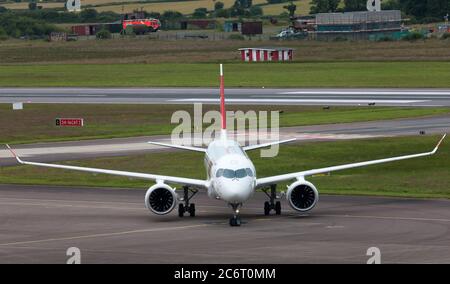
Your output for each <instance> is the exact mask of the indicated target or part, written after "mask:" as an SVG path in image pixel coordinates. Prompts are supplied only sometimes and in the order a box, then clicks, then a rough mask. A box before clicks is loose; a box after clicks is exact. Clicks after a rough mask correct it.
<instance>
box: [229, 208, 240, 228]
mask: <svg viewBox="0 0 450 284" xmlns="http://www.w3.org/2000/svg"><path fill="white" fill-rule="evenodd" d="M230 205H231V207H232V208H233V211H234V215H233V216H232V217H231V218H230V226H231V227H238V226H240V225H241V217H240V216H239V206H240V204H230Z"/></svg>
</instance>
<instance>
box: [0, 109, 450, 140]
mask: <svg viewBox="0 0 450 284" xmlns="http://www.w3.org/2000/svg"><path fill="white" fill-rule="evenodd" d="M211 109H213V110H217V109H218V106H214V105H209V106H208V105H205V106H203V113H205V112H206V111H208V110H211ZM177 110H186V111H188V112H190V113H192V112H193V106H192V105H162V106H161V105H103V104H102V105H83V107H82V108H80V107H79V106H78V105H71V104H61V105H54V104H50V105H45V104H26V105H25V109H24V110H23V111H12V108H11V105H7V104H0V117H1V118H2V119H1V120H0V129H1V135H0V143H10V144H17V143H31V142H44V141H64V140H75V139H93V138H112V137H131V136H145V135H158V134H170V133H171V131H172V130H173V128H174V127H175V126H176V125H175V124H170V118H171V116H172V113H173V112H175V111H177ZM228 110H234V111H235V110H242V111H244V112H246V111H248V110H254V111H257V112H258V111H260V110H266V111H272V110H282V111H283V113H281V114H280V126H281V127H285V126H300V125H315V124H329V123H345V122H356V121H372V120H383V119H395V118H405V117H420V116H431V115H443V114H450V109H449V108H407V107H406V108H388V107H332V108H331V109H330V110H324V109H323V108H322V107H316V106H236V105H230V106H229V108H228ZM57 117H83V118H84V120H85V127H83V128H70V127H69V128H59V127H56V126H55V125H54V123H55V118H57ZM205 127H206V125H205Z"/></svg>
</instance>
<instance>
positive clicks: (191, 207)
mask: <svg viewBox="0 0 450 284" xmlns="http://www.w3.org/2000/svg"><path fill="white" fill-rule="evenodd" d="M189 215H190V216H191V217H195V204H194V203H191V205H190V206H189Z"/></svg>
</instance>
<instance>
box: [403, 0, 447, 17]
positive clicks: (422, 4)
mask: <svg viewBox="0 0 450 284" xmlns="http://www.w3.org/2000/svg"><path fill="white" fill-rule="evenodd" d="M398 4H399V6H400V9H401V10H402V12H404V13H406V14H407V15H410V16H414V17H415V18H416V19H419V20H423V19H424V18H426V17H429V18H436V20H438V18H439V20H442V18H443V17H444V16H445V15H446V14H447V13H449V12H450V1H449V0H398Z"/></svg>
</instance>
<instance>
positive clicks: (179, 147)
mask: <svg viewBox="0 0 450 284" xmlns="http://www.w3.org/2000/svg"><path fill="white" fill-rule="evenodd" d="M147 143H148V144H152V145H158V146H164V147H170V148H177V149H183V150H189V151H195V152H202V153H205V152H206V149H205V148H200V147H192V146H181V145H174V144H166V143H160V142H153V141H149V142H147Z"/></svg>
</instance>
